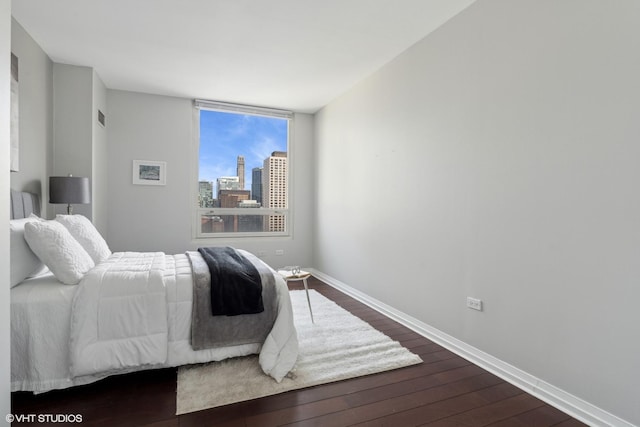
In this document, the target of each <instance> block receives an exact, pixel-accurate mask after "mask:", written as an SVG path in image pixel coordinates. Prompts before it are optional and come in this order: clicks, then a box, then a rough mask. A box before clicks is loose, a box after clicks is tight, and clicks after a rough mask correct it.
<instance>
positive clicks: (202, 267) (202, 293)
mask: <svg viewBox="0 0 640 427" xmlns="http://www.w3.org/2000/svg"><path fill="white" fill-rule="evenodd" d="M238 252H240V253H241V254H242V255H243V256H244V257H246V258H247V259H248V260H249V261H251V263H252V264H253V266H254V267H255V268H256V270H257V271H258V274H259V275H260V280H261V282H262V304H263V307H264V311H262V312H261V313H258V314H241V315H237V316H212V315H211V313H212V309H211V291H210V288H211V273H210V271H209V267H208V265H207V263H206V262H205V260H204V258H203V257H202V255H201V254H200V252H196V251H189V252H187V256H188V258H189V260H190V261H191V267H192V270H193V309H192V313H191V347H192V348H193V349H194V350H203V349H206V348H215V347H225V346H230V345H240V344H252V343H260V344H262V343H263V342H264V340H265V338H266V337H267V335H268V334H269V332H270V331H271V329H272V327H273V322H274V321H275V318H276V309H277V307H276V303H277V301H276V289H275V279H274V277H273V272H272V271H271V269H270V268H269V267H268V266H267V265H266V264H264V263H263V262H262V261H261V260H260V259H258V258H257V257H255V256H254V255H252V254H250V253H249V252H246V251H238Z"/></svg>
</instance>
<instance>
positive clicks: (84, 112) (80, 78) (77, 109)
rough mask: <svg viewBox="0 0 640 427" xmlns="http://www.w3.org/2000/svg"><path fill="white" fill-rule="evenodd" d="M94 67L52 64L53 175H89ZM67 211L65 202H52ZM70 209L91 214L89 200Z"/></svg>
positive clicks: (59, 209) (62, 210) (60, 212)
mask: <svg viewBox="0 0 640 427" xmlns="http://www.w3.org/2000/svg"><path fill="white" fill-rule="evenodd" d="M92 79H93V69H91V68H89V67H78V66H75V65H67V64H59V63H55V64H53V87H54V96H53V107H54V109H53V129H54V142H53V173H52V175H54V176H67V175H68V174H72V175H73V176H84V177H89V178H91V166H92V157H91V156H92V136H93V128H92V118H93V115H92V111H91V110H92V108H91V107H92V105H93V81H92ZM51 206H52V208H53V210H54V212H55V213H58V214H63V213H66V212H67V206H66V205H61V204H58V205H51ZM73 213H75V214H82V215H84V216H86V217H87V218H89V219H92V218H93V215H92V209H91V204H86V205H78V204H76V205H73Z"/></svg>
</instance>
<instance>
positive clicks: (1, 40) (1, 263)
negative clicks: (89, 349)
mask: <svg viewBox="0 0 640 427" xmlns="http://www.w3.org/2000/svg"><path fill="white" fill-rule="evenodd" d="M10 58H11V0H0V159H1V160H0V206H4V209H2V211H0V222H2V223H4V224H7V223H8V222H9V209H8V206H9V190H10V187H9V181H10V179H9V153H10V152H9V145H10V142H9V140H10V138H9V135H10V133H9V123H10V121H9V111H10V101H9V100H10V94H11V90H10V86H11V74H10V70H11V59H10ZM9 253H10V251H9V227H6V226H5V227H1V228H0V272H2V273H0V384H1V385H2V386H1V387H0V423H4V425H9V424H10V423H8V422H6V421H4V420H5V418H4V416H5V415H6V414H9V413H11V391H10V390H11V387H10V385H11V375H10V369H11V356H10V354H11V353H10V352H9V348H10V347H9V346H10V335H11V334H10V326H9V322H10V320H9V319H10V317H9V266H10V260H9Z"/></svg>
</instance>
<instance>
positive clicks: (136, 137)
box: [106, 90, 313, 267]
mask: <svg viewBox="0 0 640 427" xmlns="http://www.w3.org/2000/svg"><path fill="white" fill-rule="evenodd" d="M107 105H108V114H107V120H108V122H107V128H108V139H109V144H108V145H109V147H108V162H107V163H108V175H109V190H108V191H109V193H108V200H109V211H108V212H109V213H108V233H107V237H106V240H107V242H108V243H109V245H110V247H111V249H112V250H114V251H121V250H134V251H153V250H159V251H164V252H166V253H183V252H184V251H186V250H193V249H195V248H197V247H199V246H210V245H220V244H231V245H234V246H236V247H239V248H243V249H247V250H250V251H253V252H256V253H257V252H259V251H265V252H266V253H267V255H266V256H265V257H264V260H265V261H266V262H267V263H269V264H271V265H272V266H274V267H277V266H283V265H286V264H293V263H295V264H300V265H310V262H311V245H310V244H309V241H310V239H311V221H312V218H311V216H312V212H313V211H312V200H313V198H312V195H311V192H312V189H313V186H312V176H313V175H312V173H313V169H312V168H311V167H310V164H311V155H312V137H313V118H312V116H309V115H305V114H296V118H295V128H294V130H293V134H294V138H295V141H294V144H295V147H294V149H293V151H292V155H293V156H294V166H293V167H294V172H293V173H294V179H293V183H292V191H293V199H294V209H295V211H294V212H295V213H294V215H295V217H294V234H293V238H280V239H276V238H261V239H236V240H229V239H227V240H207V241H193V240H192V237H191V236H192V234H191V214H192V211H191V208H190V206H191V191H192V188H193V187H194V186H197V183H196V182H192V168H193V167H195V166H196V165H194V164H193V159H192V155H191V146H192V142H193V141H192V135H193V123H192V120H193V118H192V114H193V107H192V100H190V99H182V98H171V97H166V96H157V95H147V94H141V93H134V92H126V91H117V90H108V91H107ZM133 160H156V161H166V162H167V184H166V186H141V185H133V184H132V162H133ZM276 249H283V250H284V251H285V255H284V256H275V250H276Z"/></svg>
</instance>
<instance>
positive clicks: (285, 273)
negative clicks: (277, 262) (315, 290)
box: [278, 270, 316, 323]
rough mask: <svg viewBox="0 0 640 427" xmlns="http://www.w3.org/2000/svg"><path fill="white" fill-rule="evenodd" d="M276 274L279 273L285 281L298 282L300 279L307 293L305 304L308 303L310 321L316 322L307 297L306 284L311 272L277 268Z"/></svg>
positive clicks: (307, 289)
mask: <svg viewBox="0 0 640 427" xmlns="http://www.w3.org/2000/svg"><path fill="white" fill-rule="evenodd" d="M278 274H280V275H281V276H282V278H283V279H284V280H285V281H286V282H287V283H288V282H299V281H301V280H302V284H303V285H304V291H305V292H306V293H307V304H308V305H309V314H310V315H311V323H316V322H315V320H313V310H311V300H310V299H309V287H308V286H307V279H308V278H309V277H310V276H311V273H309V272H308V271H303V270H300V272H299V273H298V274H293V272H291V271H290V270H278Z"/></svg>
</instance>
